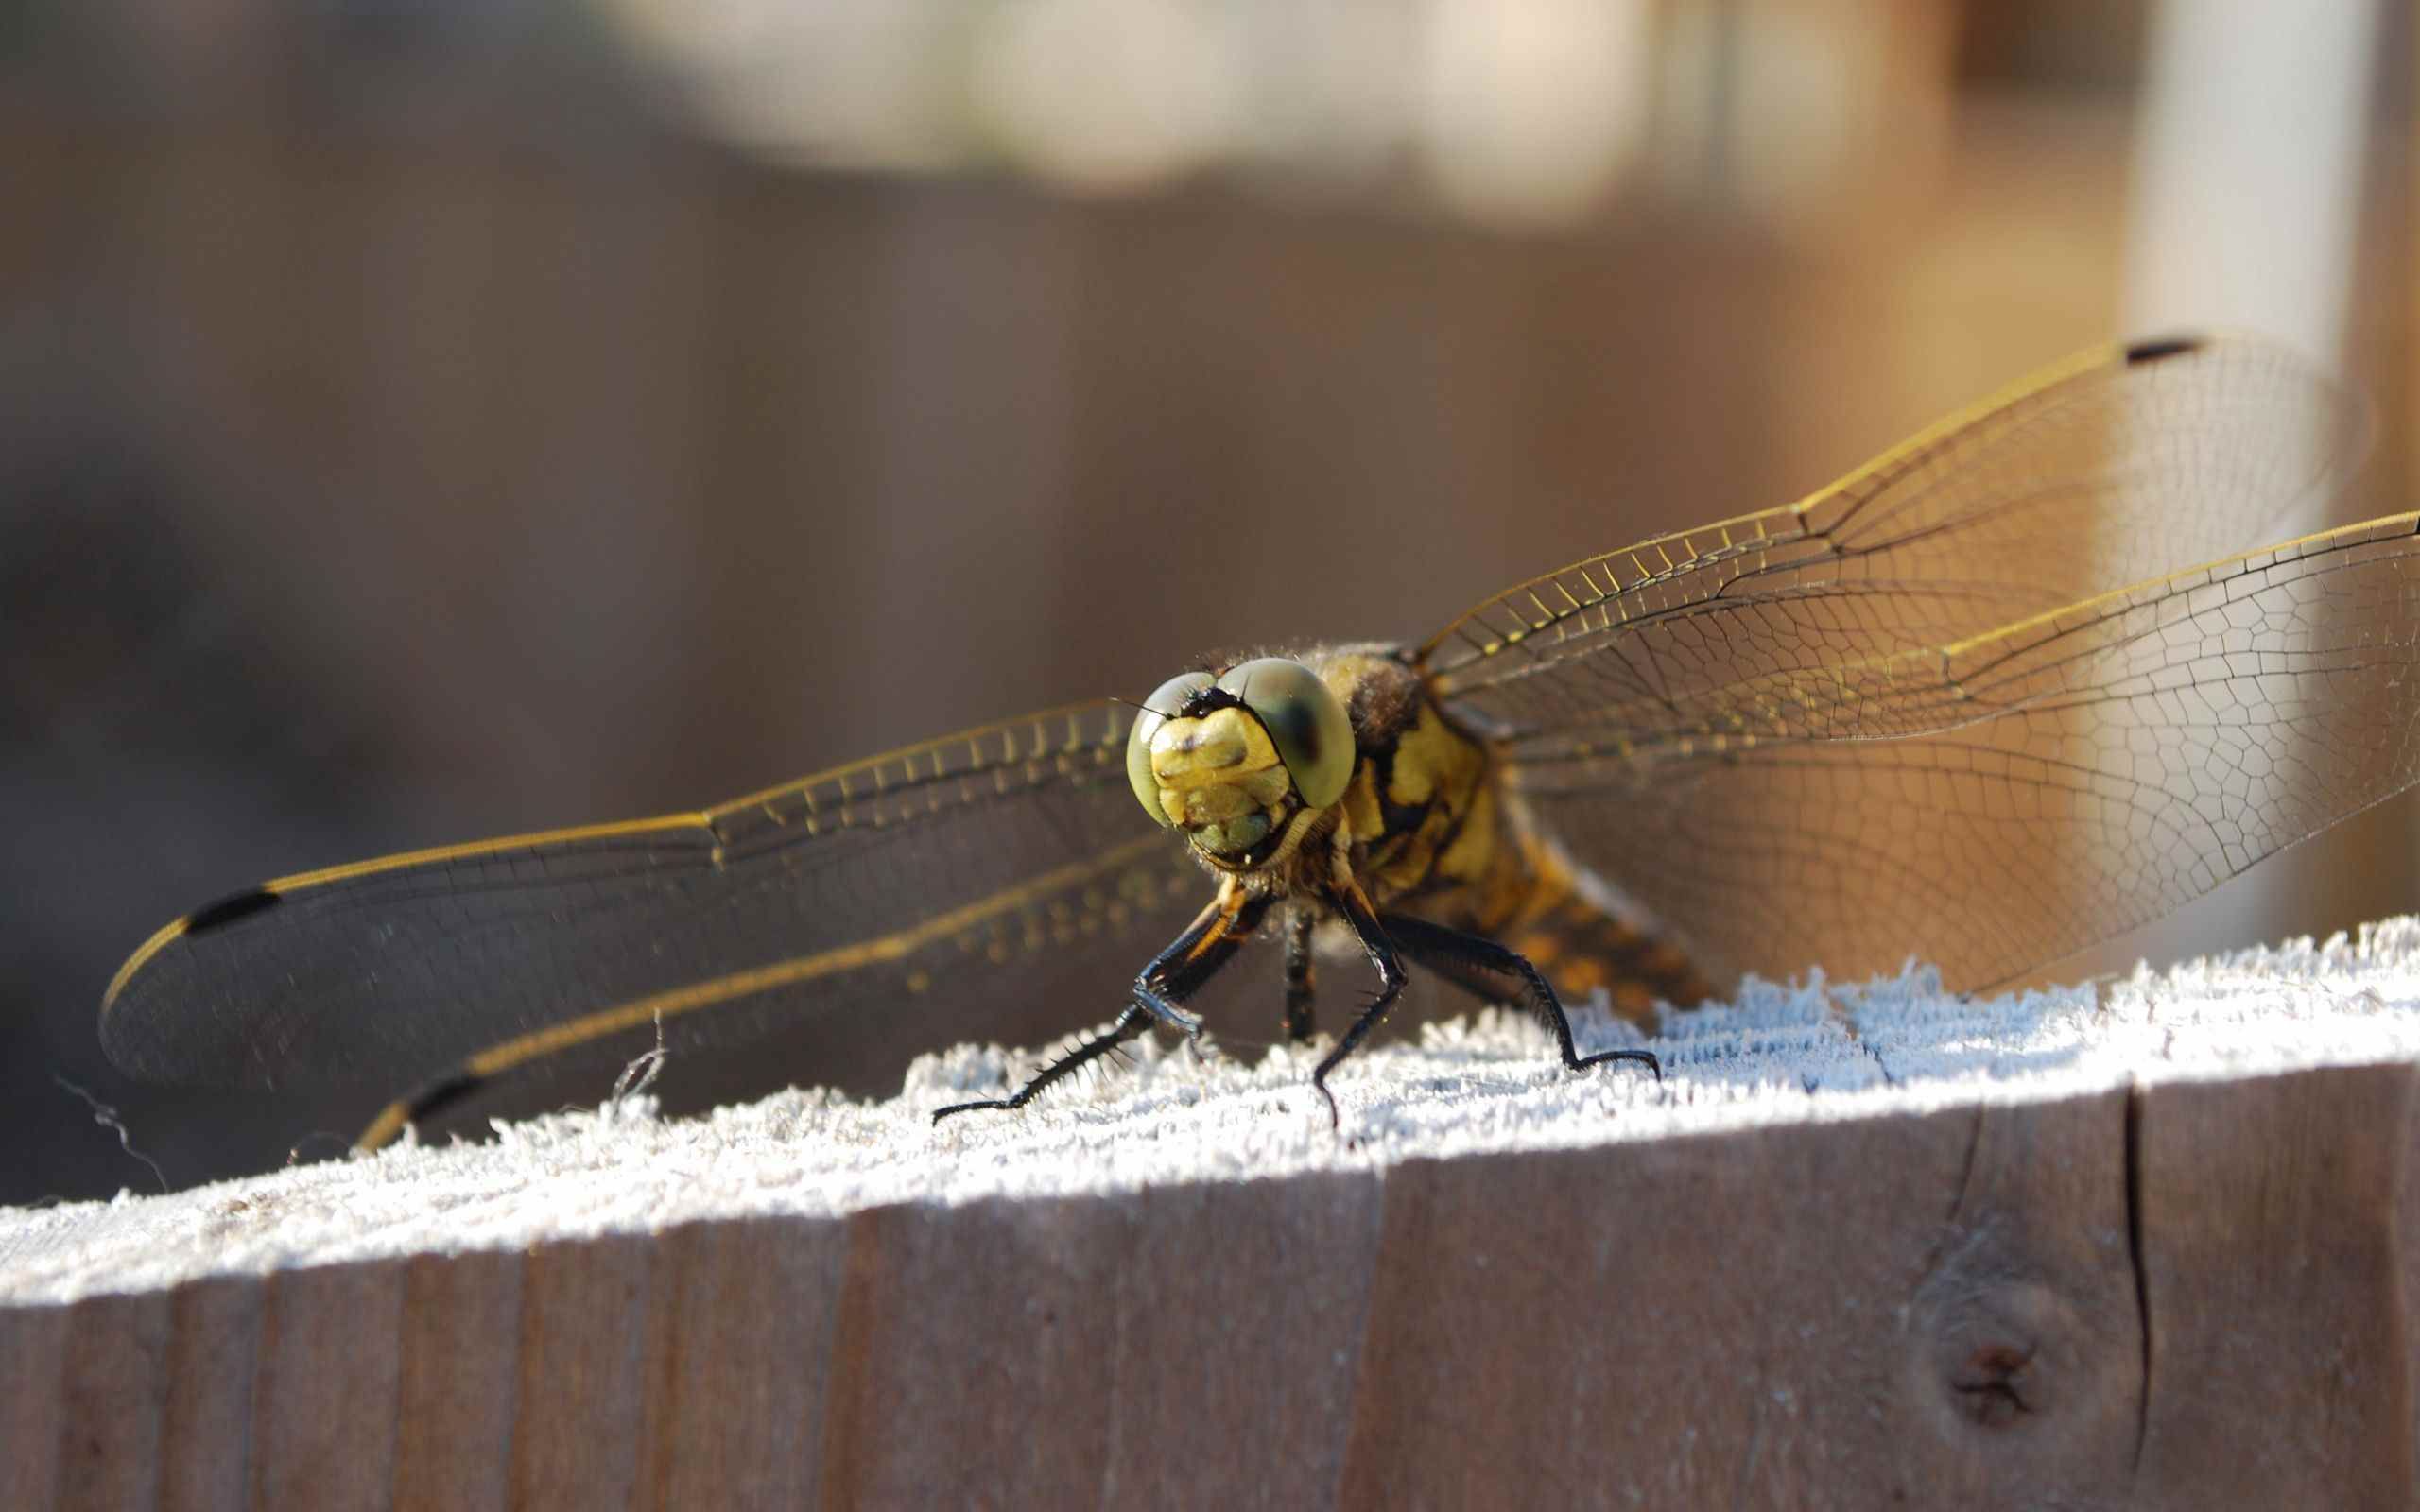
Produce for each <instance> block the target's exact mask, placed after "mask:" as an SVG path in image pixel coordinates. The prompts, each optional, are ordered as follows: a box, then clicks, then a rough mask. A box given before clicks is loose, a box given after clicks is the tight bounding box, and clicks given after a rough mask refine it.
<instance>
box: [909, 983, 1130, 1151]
mask: <svg viewBox="0 0 2420 1512" xmlns="http://www.w3.org/2000/svg"><path fill="white" fill-rule="evenodd" d="M1150 1026H1151V1014H1150V1010H1148V1009H1146V1008H1145V1007H1144V1006H1143V1005H1141V1004H1139V1003H1138V1004H1134V1005H1132V1006H1130V1007H1128V1008H1127V1010H1126V1011H1125V1012H1123V1013H1121V1014H1119V1015H1118V1016H1117V1022H1115V1023H1113V1024H1111V1025H1110V1026H1109V1027H1108V1028H1106V1029H1104V1030H1102V1031H1101V1032H1100V1033H1098V1034H1097V1035H1095V1036H1093V1037H1092V1038H1091V1039H1089V1040H1085V1041H1084V1042H1083V1043H1082V1044H1080V1045H1078V1046H1077V1047H1076V1048H1075V1049H1073V1050H1070V1051H1068V1052H1067V1053H1066V1054H1065V1055H1063V1056H1061V1057H1059V1058H1058V1059H1056V1060H1054V1061H1052V1062H1051V1063H1050V1064H1048V1065H1046V1066H1045V1067H1043V1068H1042V1069H1041V1070H1040V1071H1038V1072H1036V1073H1034V1074H1033V1079H1032V1080H1030V1081H1029V1082H1027V1083H1026V1084H1025V1085H1024V1086H1022V1087H1020V1088H1018V1089H1017V1090H1016V1091H1014V1092H1012V1093H1011V1094H1010V1095H1009V1096H1006V1097H987V1098H985V1099H984V1100H983V1101H981V1102H978V1103H952V1104H950V1105H949V1106H948V1107H947V1108H934V1109H933V1122H934V1123H936V1124H938V1123H940V1122H941V1121H942V1119H944V1118H947V1117H949V1116H950V1115H951V1114H952V1113H971V1112H974V1111H975V1110H977V1108H998V1109H1001V1110H1003V1111H1007V1110H1011V1109H1014V1108H1023V1107H1024V1106H1025V1105H1026V1104H1028V1103H1029V1102H1032V1101H1033V1100H1034V1098H1035V1096H1037V1095H1038V1094H1039V1093H1040V1092H1041V1091H1042V1089H1044V1088H1045V1087H1047V1086H1049V1085H1050V1084H1051V1083H1052V1082H1054V1081H1058V1080H1059V1079H1061V1078H1062V1077H1064V1076H1069V1075H1073V1074H1075V1073H1077V1072H1079V1071H1080V1070H1082V1069H1083V1068H1084V1067H1086V1066H1089V1065H1091V1064H1092V1063H1093V1062H1094V1061H1096V1060H1098V1059H1099V1058H1100V1057H1103V1056H1105V1055H1108V1054H1109V1053H1110V1052H1111V1051H1113V1050H1115V1049H1116V1048H1117V1047H1118V1046H1119V1045H1122V1044H1124V1043H1125V1042H1126V1041H1127V1040H1132V1039H1136V1038H1138V1037H1140V1036H1141V1035H1142V1033H1143V1032H1144V1031H1145V1030H1147V1029H1149V1028H1150Z"/></svg>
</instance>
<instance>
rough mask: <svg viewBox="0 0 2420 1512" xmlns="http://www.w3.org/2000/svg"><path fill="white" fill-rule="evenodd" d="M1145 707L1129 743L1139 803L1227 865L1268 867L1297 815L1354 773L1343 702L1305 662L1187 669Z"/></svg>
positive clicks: (1320, 803) (1332, 797) (1337, 794)
mask: <svg viewBox="0 0 2420 1512" xmlns="http://www.w3.org/2000/svg"><path fill="white" fill-rule="evenodd" d="M1144 708H1145V712H1144V713H1143V715H1142V717H1141V718H1139V719H1137V720H1135V722H1134V728H1133V730H1132V732H1131V733H1130V734H1129V735H1128V736H1127V745H1126V774H1127V778H1128V781H1129V782H1132V785H1133V788H1134V796H1135V798H1136V799H1138V800H1139V801H1140V802H1141V803H1142V805H1143V807H1144V810H1145V811H1146V812H1148V813H1149V814H1150V816H1151V817H1153V818H1154V819H1157V820H1158V821H1159V822H1160V823H1162V824H1166V825H1169V826H1172V827H1174V828H1176V829H1179V830H1183V831H1184V834H1185V838H1186V839H1187V840H1189V841H1191V842H1192V844H1193V847H1194V849H1195V850H1197V851H1201V853H1202V854H1203V855H1205V856H1208V857H1209V858H1210V859H1211V860H1213V861H1215V862H1217V863H1219V865H1221V866H1226V867H1231V868H1248V867H1252V866H1254V865H1258V864H1260V863H1262V862H1265V861H1267V860H1268V859H1269V858H1270V856H1271V854H1272V853H1274V852H1275V851H1276V850H1277V849H1278V848H1279V846H1280V845H1282V844H1283V843H1284V834H1285V832H1286V830H1287V827H1288V825H1289V824H1291V823H1292V822H1293V820H1294V818H1295V817H1296V816H1298V815H1299V814H1301V813H1303V812H1305V811H1306V810H1308V811H1316V810H1320V809H1323V808H1326V807H1327V806H1328V805H1330V804H1332V803H1334V802H1336V801H1337V800H1338V799H1340V798H1341V797H1343V795H1344V787H1345V783H1346V782H1348V781H1350V780H1351V778H1352V776H1353V764H1354V758H1355V752H1354V743H1353V727H1352V723H1351V721H1350V720H1348V719H1347V718H1346V716H1345V713H1344V706H1343V705H1342V704H1341V703H1340V702H1338V701H1337V697H1336V695H1335V694H1333V693H1331V692H1329V691H1328V688H1327V686H1326V684H1324V683H1322V681H1321V680H1320V679H1319V678H1318V677H1317V676H1316V675H1315V674H1313V673H1312V672H1311V670H1310V669H1309V668H1308V667H1305V666H1304V665H1303V664H1302V663H1301V662H1290V661H1287V660H1285V659H1283V658H1279V657H1264V658H1261V659H1259V660H1257V661H1253V662H1244V663H1242V664H1241V665H1239V666H1236V667H1232V668H1230V669H1228V670H1227V671H1226V672H1225V673H1223V674H1221V675H1219V677H1217V678H1213V677H1212V676H1211V675H1210V674H1208V673H1206V672H1188V673H1186V674H1184V676H1183V677H1178V678H1171V679H1168V680H1167V682H1165V683H1163V684H1161V685H1160V688H1159V691H1158V692H1156V693H1154V694H1152V695H1151V696H1150V699H1148V700H1147V701H1146V703H1145V706H1144Z"/></svg>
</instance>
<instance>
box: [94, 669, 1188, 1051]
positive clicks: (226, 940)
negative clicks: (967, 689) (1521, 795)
mask: <svg viewBox="0 0 2420 1512" xmlns="http://www.w3.org/2000/svg"><path fill="white" fill-rule="evenodd" d="M1130 719H1131V712H1130V711H1128V710H1127V709H1125V708H1123V707H1121V706H1119V705H1116V704H1112V703H1096V704H1088V705H1083V706H1080V707H1076V708H1071V709H1065V710H1060V711H1057V712H1053V713H1046V714H1039V715H1035V716H1033V717H1031V718H1029V719H1022V720H1016V721H1011V722H1009V723H1005V724H998V725H992V726H988V727H985V728H983V729H979V730H969V731H967V732H965V733H963V734H959V735H955V736H951V737H949V738H947V739H945V740H940V741H935V742H932V743H929V744H927V745H923V746H917V747H910V748H908V749H906V750H900V751H893V752H891V753H890V754H888V755H884V756H879V757H875V758H873V759H872V760H869V761H864V762H859V763H856V764H855V765H850V766H845V767H841V768H838V769H837V770H834V771H829V772H825V773H822V774H821V775H819V776H816V777H811V778H807V779H804V780H803V781H801V782H795V783H792V784H790V785H788V786H787V787H781V788H776V789H773V790H771V791H769V792H765V793H759V794H753V795H751V796H750V797H748V798H744V799H736V800H735V801H733V802H730V803H726V804H723V805H721V806H719V807H717V808H713V809H708V810H704V811H702V812H700V813H696V814H685V815H675V816H667V817H665V818H659V819H646V820H637V821H633V822H631V823H628V824H615V825H603V826H597V827H595V828H591V829H582V830H568V831H559V832H555V833H546V834H533V835H519V836H513V837H510V838H507V839H502V840H493V841H487V842H483V843H480V844H476V845H469V846H458V847H451V848H447V849H444V850H438V851H421V852H416V853H413V854H409V855H401V856H392V857H389V858H386V859H384V860H379V861H371V862H364V863H361V864H359V865H355V866H348V867H339V868H334V869H331V870H327V871H320V872H313V873H309V874H305V875H302V876H295V877H286V878H282V879H280V880H278V881H275V882H271V883H268V884H265V885H263V886H261V887H260V888H257V889H254V890H253V891H251V892H248V893H243V894H238V895H237V896H235V897H234V898H231V899H229V900H226V901H225V902H222V903H219V904H216V905H214V906H213V907H211V908H208V909H204V910H202V911H201V912H200V913H198V914H196V915H194V916H192V917H191V918H189V919H182V920H179V921H178V922H177V923H175V924H171V925H170V926H168V927H167V928H166V929H164V930H163V931H161V932H160V934H159V935H158V936H155V937H154V938H153V939H152V940H151V941H150V942H149V943H147V944H146V945H145V946H144V947H143V949H142V950H141V951H139V952H138V953H136V954H135V956H134V957H133V958H132V959H131V960H130V961H129V962H128V963H127V964H126V966H125V967H124V968H123V969H122V970H121V971H119V973H118V977H117V980H116V981H115V982H114V983H112V986H111V988H110V990H109V995H108V998H107V999H106V1001H105V1002H104V1004H103V1006H102V1016H101V1036H102V1040H103V1042H104V1044H105V1046H106V1048H107V1049H108V1051H109V1054H110V1056H111V1058H112V1059H113V1060H114V1061H116V1062H117V1063H118V1064H119V1065H120V1066H121V1067H123V1068H125V1069H127V1070H128V1071H130V1072H133V1073H135V1074H140V1075H145V1076H148V1077H151V1078H154V1079H165V1080H183V1081H210V1082H219V1083H234V1084H251V1085H268V1084H272V1083H277V1082H282V1081H287V1080H295V1081H305V1080H348V1079H374V1080H375V1081H377V1082H380V1083H382V1084H384V1085H385V1088H386V1090H389V1091H392V1090H395V1089H396V1088H398V1087H400V1086H403V1085H406V1084H409V1083H411V1082H413V1081H416V1080H423V1079H425V1078H429V1077H432V1076H435V1075H438V1074H441V1073H447V1072H450V1071H451V1070H453V1069H454V1068H456V1067H457V1066H459V1065H463V1064H465V1063H468V1064H469V1065H470V1066H471V1067H473V1068H474V1069H475V1071H476V1072H477V1074H480V1075H490V1074H495V1073H497V1072H500V1071H503V1070H509V1069H514V1068H516V1067H519V1066H521V1065H524V1064H528V1063H532V1062H536V1061H538V1060H541V1059H544V1058H546V1057H559V1056H565V1055H570V1054H572V1053H574V1052H579V1051H582V1050H596V1049H603V1050H606V1051H608V1052H610V1053H612V1054H614V1055H622V1054H627V1053H628V1052H629V1051H630V1049H631V1048H632V1046H633V1045H634V1044H643V1043H645V1042H648V1041H651V1040H652V1039H653V1037H654V1035H655V1032H656V1025H657V1024H658V1023H659V1022H661V1024H662V1026H663V1029H664V1033H665V1035H666V1042H667V1044H669V1045H671V1046H675V1047H680V1046H692V1045H697V1044H701V1043H708V1042H716V1041H735V1040H765V1039H767V1038H768V1037H770V1038H771V1039H773V1040H782V1039H783V1038H784V1037H786V1036H787V1037H789V1038H791V1039H795V1038H796V1037H797V1035H798V1033H799V1032H800V1031H801V1029H802V1027H803V1021H811V1023H805V1024H804V1027H809V1028H813V1029H814V1030H816V1031H817V1032H818V1033H819V1034H821V1035H822V1036H824V1037H826V1039H825V1041H823V1042H831V1043H837V1044H838V1045H840V1046H842V1047H846V1046H849V1045H858V1046H862V1045H863V1044H865V1043H866V1042H868V1040H869V1039H870V1038H871V1040H885V1041H887V1040H898V1041H899V1043H900V1044H901V1045H902V1046H903V1049H902V1051H901V1054H900V1058H899V1059H897V1060H894V1061H891V1062H890V1063H889V1066H888V1070H889V1072H890V1075H891V1076H892V1077H893V1081H892V1085H894V1086H895V1085H896V1082H895V1077H896V1074H897V1071H898V1069H899V1067H900V1066H901V1065H903V1064H904V1062H905V1047H912V1046H915V1045H922V1046H923V1047H925V1048H930V1047H933V1046H935V1045H938V1044H942V1043H948V1042H951V1041H952V1040H959V1039H965V1038H970V1037H974V1036H978V1035H979V1036H984V1037H999V1038H1005V1039H1007V1040H1010V1041H1011V1042H1014V1043H1030V1042H1043V1041H1046V1040H1050V1039H1052V1038H1055V1037H1056V1036H1058V1035H1060V1034H1063V1033H1065V1032H1067V1031H1069V1030H1072V1029H1075V1028H1079V1027H1081V1026H1082V1025H1084V1024H1087V1023H1091V1022H1098V1021H1099V1020H1101V1019H1105V1018H1107V1017H1109V1016H1111V1015H1112V1014H1114V1013H1115V1011H1116V1009H1117V1008H1118V1007H1119V1006H1120V1005H1121V1003H1122V998H1123V989H1124V987H1125V985H1126V983H1127V982H1128V981H1129V980H1130V979H1131V978H1132V974H1133V972H1134V971H1135V970H1136V969H1137V968H1139V967H1140V965H1141V964H1142V963H1143V962H1144V961H1145V960H1147V959H1149V957H1150V954H1151V952H1152V951H1154V950H1156V949H1158V948H1159V947H1160V946H1162V945H1164V944H1165V943H1166V942H1167V939H1168V938H1169V937H1171V936H1174V935H1175V933H1176V932H1177V930H1178V929H1179V928H1181V927H1182V926H1183V924H1184V920H1185V919H1188V918H1190V917H1191V916H1192V914H1193V913H1194V912H1195V911H1196V910H1197V909H1198V908H1199V907H1200V906H1201V903H1202V902H1205V901H1206V899H1207V897H1208V890H1207V888H1206V886H1205V885H1204V884H1203V881H1202V878H1201V873H1200V872H1199V870H1198V869H1196V868H1193V867H1191V866H1190V865H1189V864H1187V863H1186V862H1185V861H1184V856H1183V851H1182V847H1181V846H1180V845H1179V844H1178V843H1177V842H1176V841H1175V840H1174V839H1173V838H1171V837H1170V836H1169V835H1168V834H1167V832H1164V831H1161V830H1159V829H1158V828H1157V827H1155V826H1153V825H1152V824H1151V823H1150V820H1149V819H1148V818H1146V817H1145V816H1143V814H1142V813H1141V812H1140V810H1138V809H1137V808H1136V807H1135V804H1134V799H1133V795H1132V790H1131V789H1130V788H1129V787H1128V785H1127V782H1126V776H1125V767H1124V760H1125V757H1124V751H1125V740H1126V730H1127V726H1128V723H1129V721H1130ZM920 999H922V1000H925V1001H937V1002H939V1003H941V1004H944V1005H946V1006H947V1009H948V1011H949V1013H950V1014H951V1015H952V1017H951V1018H950V1019H949V1020H948V1021H947V1022H942V1023H933V1022H920V1021H925V1020H927V1019H929V1015H925V1014H920V1013H919V1012H918V1008H919V1002H920ZM903 1034H904V1035H906V1036H907V1038H905V1039H904V1040H903V1039H901V1038H900V1037H901V1036H902V1035H903ZM831 1037H837V1040H833V1039H832V1038H831ZM769 1063H771V1057H764V1058H763V1059H762V1060H759V1061H758V1062H757V1063H756V1064H755V1065H754V1066H753V1067H752V1071H753V1079H754V1080H755V1081H756V1082H757V1083H758V1084H759V1090H761V1087H762V1084H763V1083H764V1082H766V1081H768V1080H778V1079H779V1077H780V1076H781V1075H784V1074H787V1075H792V1076H802V1077H808V1078H814V1077H816V1076H818V1074H819V1073H818V1067H817V1065H816V1063H815V1062H814V1061H812V1060H808V1061H805V1062H803V1063H802V1062H798V1061H790V1062H787V1064H772V1069H771V1071H770V1072H769V1071H768V1070H767V1065H768V1064H769Z"/></svg>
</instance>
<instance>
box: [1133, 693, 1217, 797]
mask: <svg viewBox="0 0 2420 1512" xmlns="http://www.w3.org/2000/svg"><path fill="white" fill-rule="evenodd" d="M1210 684H1211V678H1210V674H1209V673H1207V672H1183V673H1179V674H1178V675H1177V676H1175V677H1173V678H1170V679H1168V680H1167V681H1166V682H1163V683H1161V684H1160V685H1159V687H1158V688H1156V689H1155V690H1153V691H1152V694H1151V696H1150V697H1148V698H1146V699H1144V700H1143V712H1142V713H1139V714H1137V715H1135V716H1134V728H1133V729H1132V730H1128V731H1127V732H1126V781H1127V782H1129V783H1131V784H1132V786H1133V789H1134V796H1135V797H1136V798H1137V799H1141V800H1142V803H1143V811H1144V812H1145V813H1147V814H1149V815H1150V816H1151V817H1152V818H1153V819H1155V820H1157V821H1158V822H1159V823H1160V824H1161V825H1162V826H1164V827H1170V826H1173V825H1174V824H1175V823H1176V820H1174V819H1172V818H1170V817H1169V816H1168V813H1167V810H1166V809H1164V808H1162V807H1161V806H1160V780H1159V779H1158V778H1157V777H1156V776H1154V775H1152V772H1151V737H1152V736H1153V735H1156V734H1158V733H1159V732H1160V727H1161V726H1162V725H1165V724H1167V722H1168V721H1169V720H1171V719H1174V718H1176V717H1177V716H1178V714H1179V713H1182V712H1183V711H1184V706H1185V703H1186V702H1187V700H1189V699H1191V698H1192V697H1193V696H1194V695H1195V694H1198V693H1200V692H1201V690H1203V689H1204V688H1207V687H1209V686H1210Z"/></svg>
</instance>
